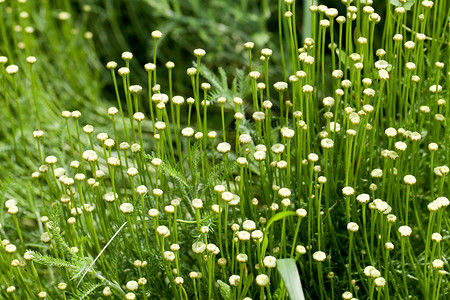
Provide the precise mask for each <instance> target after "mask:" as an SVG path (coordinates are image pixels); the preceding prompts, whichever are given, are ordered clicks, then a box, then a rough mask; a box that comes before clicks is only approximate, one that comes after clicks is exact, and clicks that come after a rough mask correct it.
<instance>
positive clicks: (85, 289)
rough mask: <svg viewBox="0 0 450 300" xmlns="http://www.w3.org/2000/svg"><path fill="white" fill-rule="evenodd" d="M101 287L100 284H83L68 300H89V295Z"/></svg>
mask: <svg viewBox="0 0 450 300" xmlns="http://www.w3.org/2000/svg"><path fill="white" fill-rule="evenodd" d="M101 285H102V284H100V283H97V284H93V283H85V284H83V285H82V286H81V287H80V288H78V289H77V290H76V291H75V293H74V294H73V296H72V297H71V298H70V299H71V300H83V299H89V295H90V294H91V293H93V292H94V291H95V290H96V289H97V288H98V287H99V286H101Z"/></svg>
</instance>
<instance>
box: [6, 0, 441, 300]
mask: <svg viewBox="0 0 450 300" xmlns="http://www.w3.org/2000/svg"><path fill="white" fill-rule="evenodd" d="M342 2H343V4H344V5H343V6H342V5H339V7H338V8H328V7H326V6H324V5H319V6H316V5H315V4H314V3H313V4H312V5H311V6H310V7H309V10H310V12H311V31H312V35H311V37H305V38H304V40H303V41H301V40H299V39H298V35H297V33H296V28H297V25H296V20H297V18H296V17H295V12H296V9H295V5H296V3H295V2H294V1H288V0H286V1H284V2H282V1H279V14H278V20H279V23H278V25H279V41H280V51H281V52H280V53H274V51H272V50H271V49H269V48H264V47H261V49H257V48H258V46H256V45H255V44H254V43H253V42H248V43H246V44H245V45H243V47H244V48H245V49H246V51H247V52H246V55H247V57H246V58H247V59H248V65H247V66H244V67H245V73H239V71H237V74H236V79H235V80H234V81H233V83H232V85H231V87H230V86H229V81H228V80H227V76H226V74H224V73H223V72H222V71H220V73H221V74H220V76H217V75H214V74H213V73H212V71H210V70H209V69H208V68H207V66H205V65H204V64H203V63H202V61H203V59H204V57H205V56H206V55H208V54H207V52H206V51H205V50H203V49H195V50H193V55H194V56H193V57H192V58H193V59H194V61H193V63H192V66H191V65H189V66H188V65H186V66H181V67H182V68H185V69H186V76H188V78H189V81H190V83H191V88H192V92H191V94H189V95H177V93H176V91H174V90H173V81H174V80H177V79H176V78H172V74H173V73H172V70H173V69H174V68H177V66H175V65H174V63H172V62H170V61H169V62H161V61H159V60H158V58H157V54H158V51H164V49H158V47H157V46H158V41H159V40H160V39H161V38H163V33H162V32H160V31H153V32H152V33H151V37H152V39H153V46H154V47H153V49H152V50H153V51H152V56H151V57H149V60H150V61H151V62H149V63H147V64H145V66H143V68H144V70H145V71H146V74H147V76H148V77H147V82H148V85H147V86H140V85H136V84H134V81H135V80H136V79H135V77H134V76H133V74H134V73H133V69H132V68H131V66H130V62H131V61H132V60H133V54H132V53H130V52H123V54H122V60H123V63H117V62H115V61H110V62H108V63H107V64H106V67H107V69H109V72H110V73H111V76H112V77H111V82H112V83H113V85H114V92H115V96H116V101H117V107H118V108H116V107H110V108H109V109H108V110H107V112H104V114H105V115H106V114H107V115H108V117H107V118H108V119H107V122H108V129H107V130H104V131H96V130H95V127H94V125H95V124H94V125H91V124H93V123H91V121H93V120H85V119H84V118H83V115H82V112H80V111H71V112H70V111H63V112H62V113H61V116H62V119H61V122H60V123H61V125H60V126H61V127H62V128H63V130H62V131H61V132H64V135H65V136H66V137H67V138H64V139H62V145H61V146H62V147H61V149H55V148H54V147H49V145H48V144H47V143H46V140H47V139H48V138H49V137H48V134H46V131H47V130H46V128H41V129H38V130H35V131H34V132H33V133H32V135H33V137H34V139H35V143H36V146H35V147H34V146H33V148H32V147H30V146H28V145H27V144H26V143H25V137H24V135H25V134H27V133H26V132H25V131H24V130H23V127H22V123H24V122H25V120H24V119H23V117H21V114H20V109H21V106H20V105H19V102H18V101H17V100H18V99H19V95H18V93H17V92H16V90H15V87H16V84H17V82H16V77H15V76H17V75H16V74H19V75H20V72H21V69H20V68H19V67H17V66H15V65H11V64H8V59H7V58H6V57H2V58H1V60H0V62H2V67H1V68H2V80H3V83H4V87H5V88H4V90H5V99H6V100H7V101H9V100H11V99H12V100H14V101H16V102H17V106H16V108H15V109H14V113H12V111H10V110H9V108H8V117H9V119H10V120H12V121H11V122H14V120H15V119H17V122H18V124H19V125H20V126H19V133H17V136H18V137H19V140H20V141H21V143H17V144H14V150H15V155H16V158H19V157H20V155H21V151H24V152H26V151H28V152H37V154H36V155H35V164H36V167H34V168H35V169H33V170H32V171H31V172H32V175H31V177H32V179H31V180H32V184H33V186H34V187H35V188H34V189H30V190H31V191H32V193H30V194H29V196H28V197H29V198H30V199H32V200H29V201H31V203H33V205H32V206H31V208H32V209H31V210H24V209H22V208H23V207H25V205H24V203H25V201H26V200H24V199H19V198H17V197H13V196H12V195H11V197H10V195H5V197H6V198H7V199H6V201H4V206H5V208H6V211H7V214H6V215H5V218H3V221H2V222H3V223H4V224H5V226H4V228H2V231H1V236H2V246H1V249H0V251H1V252H2V255H1V256H0V268H1V270H2V272H1V275H0V283H1V285H2V289H1V292H2V296H3V297H6V298H7V299H10V298H11V299H24V298H27V299H45V298H48V299H68V298H73V299H86V298H87V297H103V298H108V297H111V298H116V299H222V298H223V299H287V298H290V299H305V298H306V299H334V298H339V297H342V298H343V299H359V298H361V299H367V298H369V299H374V298H377V299H391V298H392V299H407V298H410V297H413V298H420V299H430V300H431V299H439V298H440V299H445V298H447V297H448V295H449V293H450V291H449V284H448V281H449V280H448V273H447V270H448V254H449V250H448V249H449V247H448V246H449V245H448V243H449V240H448V231H449V228H450V227H449V218H448V211H447V206H448V205H449V200H448V195H449V192H450V191H449V185H448V178H447V176H448V173H449V167H448V165H449V163H450V150H449V145H450V143H449V139H450V126H449V124H448V121H449V120H448V118H449V108H448V107H449V105H448V104H447V103H446V102H447V101H448V100H449V99H448V98H449V94H448V91H447V88H448V86H449V80H450V73H449V72H450V71H449V70H448V65H449V63H450V61H449V58H450V55H449V54H450V51H449V36H450V35H449V30H450V26H449V25H450V24H449V20H448V17H449V10H450V6H449V5H448V3H447V2H446V1H436V2H432V1H414V0H410V1H390V2H388V3H387V13H386V15H384V18H383V19H384V22H382V17H381V16H380V15H379V14H377V13H376V12H375V11H374V9H373V8H372V7H371V6H370V4H369V1H364V2H363V1H356V2H355V3H352V1H342ZM339 11H341V12H343V13H344V14H343V15H341V16H339ZM377 24H378V25H377ZM381 24H384V28H383V31H382V32H383V35H382V37H377V36H376V32H379V31H376V28H377V26H381ZM380 40H381V41H380ZM328 41H330V43H329V44H328V43H327V42H328ZM379 43H381V48H375V45H377V44H379ZM211 50H213V49H211ZM258 56H259V60H258V59H255V57H256V58H258ZM328 58H331V59H330V60H328ZM27 61H32V62H33V63H35V62H36V64H38V62H39V58H38V59H37V61H36V60H35V59H32V58H28V59H27ZM277 64H280V66H281V69H282V74H281V78H275V77H273V75H272V73H271V70H272V68H275V67H276V65H277ZM161 68H166V69H167V72H161V73H162V74H167V76H168V82H169V84H168V86H161V85H160V83H159V82H160V81H158V79H159V78H160V77H161V76H162V75H160V74H161V73H159V72H158V71H159V70H160V69H161ZM239 74H241V75H239ZM242 74H245V76H242ZM36 101H37V100H36ZM6 103H9V102H6ZM8 107H9V106H8ZM37 107H38V106H37ZM36 118H37V119H38V120H40V118H39V110H38V109H36ZM11 124H13V123H11ZM39 124H40V121H39ZM11 128H13V126H11ZM48 131H49V132H51V131H52V130H51V128H49V129H48ZM49 134H50V133H49ZM28 135H31V132H28ZM22 142H23V143H22ZM30 215H32V217H30ZM30 219H31V220H33V222H35V223H33V225H35V226H38V227H39V234H40V237H39V234H34V235H32V234H28V233H27V234H25V232H24V230H23V227H24V225H25V220H27V221H29V220H30ZM38 240H40V242H38ZM302 287H303V288H302Z"/></svg>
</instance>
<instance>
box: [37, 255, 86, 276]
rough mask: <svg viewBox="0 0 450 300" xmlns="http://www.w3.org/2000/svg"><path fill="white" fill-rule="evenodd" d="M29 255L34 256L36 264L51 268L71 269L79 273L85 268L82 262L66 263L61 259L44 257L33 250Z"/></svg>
mask: <svg viewBox="0 0 450 300" xmlns="http://www.w3.org/2000/svg"><path fill="white" fill-rule="evenodd" d="M29 253H30V254H31V255H32V256H33V261H34V262H36V263H38V264H43V265H46V266H50V267H58V268H69V269H71V270H72V272H78V271H79V270H81V269H82V268H83V266H84V264H83V263H80V262H76V261H75V262H72V261H66V260H63V259H60V258H55V257H51V256H47V255H42V254H41V253H39V252H36V251H32V250H29Z"/></svg>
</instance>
